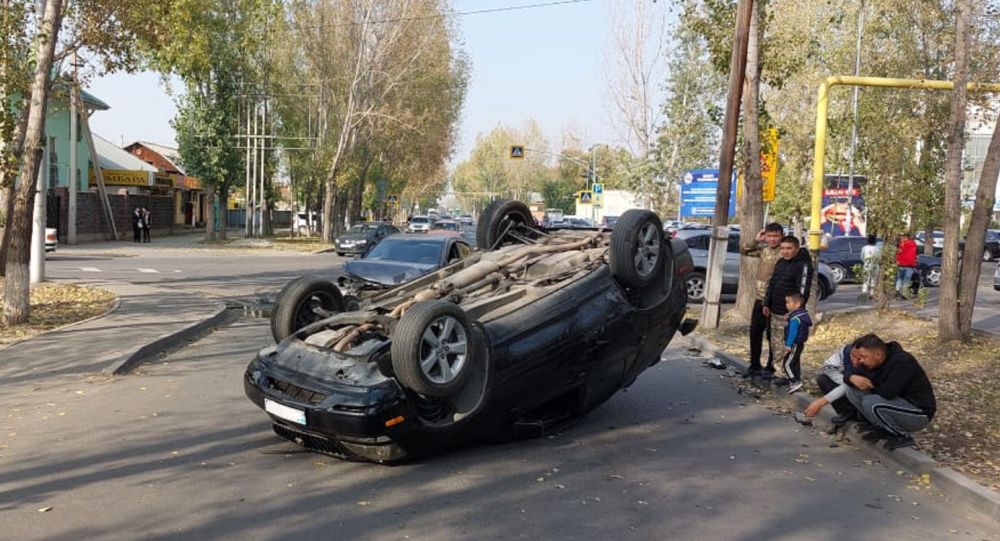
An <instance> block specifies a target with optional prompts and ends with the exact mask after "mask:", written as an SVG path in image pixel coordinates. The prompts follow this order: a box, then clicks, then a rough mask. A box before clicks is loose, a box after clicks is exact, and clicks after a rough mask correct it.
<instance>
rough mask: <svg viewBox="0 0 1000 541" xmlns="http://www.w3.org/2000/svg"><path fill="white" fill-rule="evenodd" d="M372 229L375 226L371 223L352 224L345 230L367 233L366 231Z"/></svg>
mask: <svg viewBox="0 0 1000 541" xmlns="http://www.w3.org/2000/svg"><path fill="white" fill-rule="evenodd" d="M373 229H375V226H374V225H372V224H354V225H352V226H351V228H350V229H348V230H347V232H348V233H367V232H368V231H371V230H373Z"/></svg>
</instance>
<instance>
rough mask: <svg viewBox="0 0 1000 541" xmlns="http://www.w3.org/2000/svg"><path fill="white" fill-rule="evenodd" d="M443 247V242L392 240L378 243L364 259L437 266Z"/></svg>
mask: <svg viewBox="0 0 1000 541" xmlns="http://www.w3.org/2000/svg"><path fill="white" fill-rule="evenodd" d="M415 236H426V235H415ZM443 247H444V243H443V242H434V241H425V240H413V239H402V238H399V239H391V238H390V239H386V240H384V241H382V242H380V243H378V245H377V246H375V248H374V249H372V251H371V252H368V255H366V256H365V257H364V259H370V260H376V261H400V262H404V263H418V264H421V265H436V264H438V263H439V262H440V261H441V250H442V249H443Z"/></svg>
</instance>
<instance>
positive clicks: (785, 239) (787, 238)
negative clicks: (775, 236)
mask: <svg viewBox="0 0 1000 541" xmlns="http://www.w3.org/2000/svg"><path fill="white" fill-rule="evenodd" d="M786 242H787V243H789V244H791V245H793V246H795V247H796V248H798V246H799V239H798V237H796V236H795V235H785V236H784V237H781V243H782V244H784V243H786Z"/></svg>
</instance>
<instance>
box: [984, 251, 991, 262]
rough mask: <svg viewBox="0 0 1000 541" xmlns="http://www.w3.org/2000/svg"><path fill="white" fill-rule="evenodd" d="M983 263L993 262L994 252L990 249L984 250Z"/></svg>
mask: <svg viewBox="0 0 1000 541" xmlns="http://www.w3.org/2000/svg"><path fill="white" fill-rule="evenodd" d="M983 261H993V252H991V251H990V249H989V248H986V249H984V250H983Z"/></svg>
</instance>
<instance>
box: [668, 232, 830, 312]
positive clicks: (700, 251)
mask: <svg viewBox="0 0 1000 541" xmlns="http://www.w3.org/2000/svg"><path fill="white" fill-rule="evenodd" d="M710 237H711V231H710V230H704V229H681V230H678V231H677V236H676V238H679V239H684V241H685V242H686V243H687V245H688V251H690V252H691V257H692V259H694V271H692V272H691V273H689V274H688V277H687V294H688V301H690V302H701V301H703V300H705V289H706V288H705V269H707V268H708V242H709V239H710ZM739 283H740V234H739V233H738V232H734V231H731V232H730V233H729V244H728V245H727V246H726V264H725V270H724V272H723V275H722V292H723V293H730V294H732V293H736V290H737V288H738V287H739ZM817 286H818V287H819V298H820V299H825V298H827V297H829V296H830V295H833V294H834V293H836V292H837V282H836V281H835V280H834V279H833V273H832V272H831V270H830V267H829V266H828V265H827V264H826V263H822V262H821V263H820V264H819V275H818V284H817Z"/></svg>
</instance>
